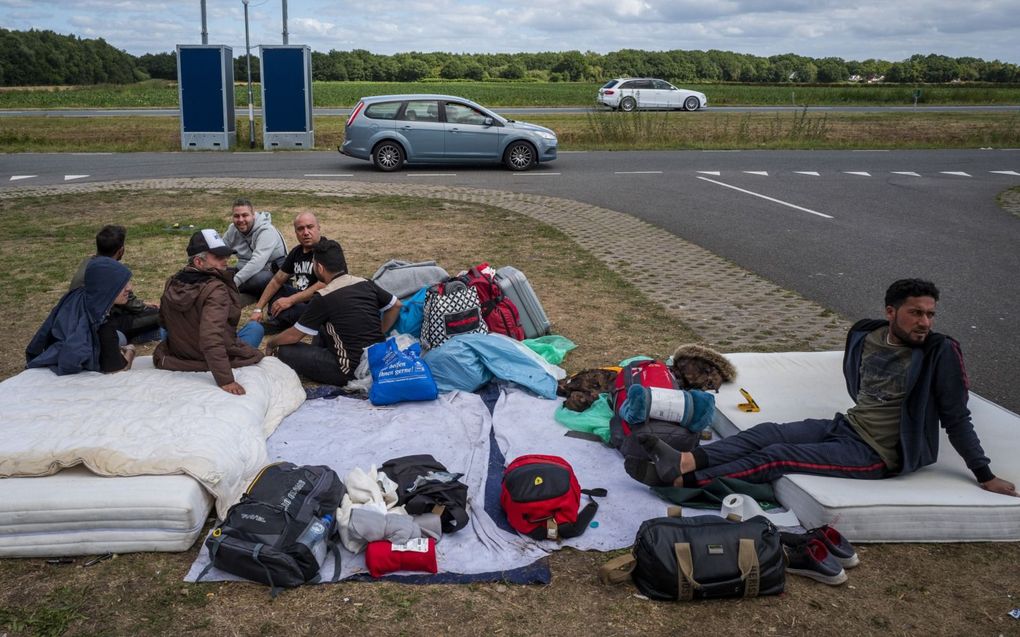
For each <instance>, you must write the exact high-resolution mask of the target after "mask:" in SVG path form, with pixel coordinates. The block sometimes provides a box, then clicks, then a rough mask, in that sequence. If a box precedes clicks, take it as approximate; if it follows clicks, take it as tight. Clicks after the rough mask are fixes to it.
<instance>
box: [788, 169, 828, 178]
mask: <svg viewBox="0 0 1020 637" xmlns="http://www.w3.org/2000/svg"><path fill="white" fill-rule="evenodd" d="M793 172H795V173H797V174H798V175H810V176H812V177H820V176H821V175H819V174H818V173H816V172H815V171H813V170H795V171H793Z"/></svg>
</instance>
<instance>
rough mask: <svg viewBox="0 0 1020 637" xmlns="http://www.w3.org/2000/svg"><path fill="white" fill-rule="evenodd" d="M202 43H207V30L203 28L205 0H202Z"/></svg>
mask: <svg viewBox="0 0 1020 637" xmlns="http://www.w3.org/2000/svg"><path fill="white" fill-rule="evenodd" d="M202 44H209V32H208V31H207V30H206V28H205V0H202Z"/></svg>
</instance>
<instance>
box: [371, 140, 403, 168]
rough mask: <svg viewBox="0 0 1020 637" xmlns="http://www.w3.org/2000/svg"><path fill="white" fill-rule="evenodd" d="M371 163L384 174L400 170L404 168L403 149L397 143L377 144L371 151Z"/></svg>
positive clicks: (385, 142)
mask: <svg viewBox="0 0 1020 637" xmlns="http://www.w3.org/2000/svg"><path fill="white" fill-rule="evenodd" d="M372 163H373V164H375V167H376V168H378V169H379V170H381V171H383V172H384V173H391V172H393V171H395V170H400V169H401V168H403V167H404V149H403V148H401V147H400V144H398V143H397V142H393V141H384V142H379V143H378V144H376V145H375V148H373V149H372Z"/></svg>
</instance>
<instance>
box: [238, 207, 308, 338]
mask: <svg viewBox="0 0 1020 637" xmlns="http://www.w3.org/2000/svg"><path fill="white" fill-rule="evenodd" d="M294 235H295V236H296V237H297V240H298V245H296V246H294V249H292V250H291V251H290V253H288V254H287V258H286V259H285V260H284V262H283V265H281V266H280V269H279V270H278V271H277V273H276V274H275V275H273V278H272V279H270V281H269V283H267V284H266V289H265V290H263V292H262V297H261V298H259V300H258V303H256V304H255V309H254V310H252V313H251V320H253V321H259V322H263V321H265V319H272V326H273V327H275V328H277V329H286V328H288V327H290V326H291V325H293V324H294V323H296V322H297V320H298V318H300V317H301V314H302V312H304V311H305V308H306V307H307V305H308V301H309V300H310V299H311V298H312V295H313V294H315V292H316V291H317V290H319V289H321V288H322V287H323V284H322V282H320V281H319V279H318V278H317V277H316V276H315V272H313V271H312V250H313V249H314V248H315V244H317V243H318V242H319V240H320V239H321V238H322V236H321V235H320V234H319V220H318V219H316V218H315V215H313V214H312V213H310V212H302V213H301V214H299V215H298V216H297V217H295V218H294ZM266 322H268V321H266Z"/></svg>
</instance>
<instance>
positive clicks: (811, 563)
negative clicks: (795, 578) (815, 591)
mask: <svg viewBox="0 0 1020 637" xmlns="http://www.w3.org/2000/svg"><path fill="white" fill-rule="evenodd" d="M786 560H787V562H786V572H787V573H792V574H794V575H801V576H803V577H810V578H811V579H813V580H815V581H816V582H821V583H823V584H828V585H829V586H838V585H839V584H842V583H843V582H845V581H846V579H847V577H846V571H844V570H843V567H842V566H841V565H840V563H839V562H838V561H837V560H836V558H835V557H833V556H832V555H830V554H829V549H827V548H825V545H824V544H822V543H821V542H819V541H818V540H816V539H814V538H807V539H805V540H804V541H802V542H800V543H797V544H792V545H787V547H786Z"/></svg>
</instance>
